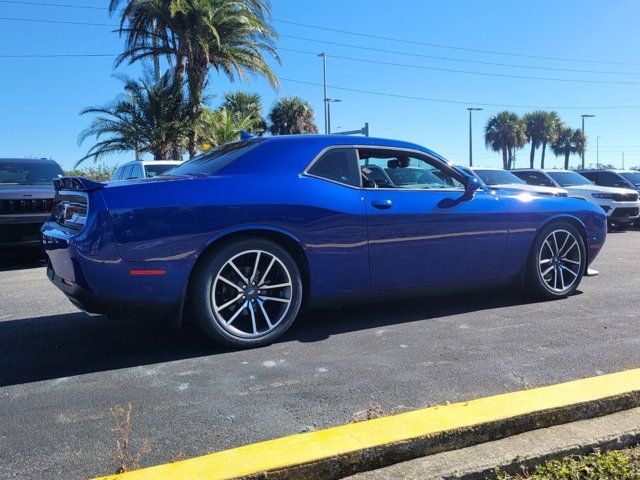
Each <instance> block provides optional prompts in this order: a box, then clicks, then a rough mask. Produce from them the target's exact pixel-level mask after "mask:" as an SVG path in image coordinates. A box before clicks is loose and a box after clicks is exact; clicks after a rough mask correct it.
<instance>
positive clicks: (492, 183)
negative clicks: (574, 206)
mask: <svg viewBox="0 0 640 480" xmlns="http://www.w3.org/2000/svg"><path fill="white" fill-rule="evenodd" d="M458 168H460V169H462V170H464V171H465V172H466V173H468V174H470V175H475V176H476V177H478V178H479V179H480V180H482V182H483V183H484V184H485V185H487V186H488V187H490V188H491V189H492V190H505V189H507V190H515V191H519V192H525V193H531V194H535V195H547V196H551V197H567V196H568V193H567V191H566V190H565V189H564V188H558V187H545V186H541V185H529V184H528V183H527V182H525V181H524V180H522V179H521V178H519V177H516V176H515V175H514V174H513V173H511V172H509V171H508V170H502V169H500V168H486V167H473V168H470V167H458Z"/></svg>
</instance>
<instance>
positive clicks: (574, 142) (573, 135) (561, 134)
mask: <svg viewBox="0 0 640 480" xmlns="http://www.w3.org/2000/svg"><path fill="white" fill-rule="evenodd" d="M585 145H586V137H585V136H584V133H582V130H580V129H579V128H576V129H575V130H574V129H573V128H571V127H567V126H566V125H561V126H560V128H559V129H558V135H557V137H556V141H555V142H554V143H552V144H551V149H552V150H553V153H554V154H555V155H556V157H560V156H564V168H565V170H568V169H569V157H570V156H571V154H573V153H580V154H581V153H582V152H584V148H585Z"/></svg>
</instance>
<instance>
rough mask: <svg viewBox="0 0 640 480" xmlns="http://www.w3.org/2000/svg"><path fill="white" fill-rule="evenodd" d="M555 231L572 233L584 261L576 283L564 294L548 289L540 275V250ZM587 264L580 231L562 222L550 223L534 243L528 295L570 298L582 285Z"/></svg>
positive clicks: (528, 270)
mask: <svg viewBox="0 0 640 480" xmlns="http://www.w3.org/2000/svg"><path fill="white" fill-rule="evenodd" d="M555 230H566V231H568V232H571V234H572V235H573V236H574V237H575V238H576V239H577V240H578V248H580V258H581V259H582V265H581V267H580V271H579V273H578V278H577V280H576V282H575V283H574V284H573V286H572V287H571V288H570V289H569V290H568V291H566V292H563V293H558V292H554V291H552V290H550V289H549V288H547V284H546V282H545V281H544V279H543V278H542V275H541V274H540V271H539V269H538V255H539V253H540V248H541V247H542V244H543V242H544V240H545V239H546V238H547V236H548V235H549V234H550V233H551V232H553V231H555ZM586 262H587V256H586V248H585V244H584V239H583V238H582V235H580V232H579V231H578V229H577V228H576V227H575V226H573V225H572V224H571V223H569V222H566V221H562V220H558V221H554V222H552V223H550V224H549V225H547V226H545V227H544V228H543V229H542V230H541V231H540V232H539V233H538V235H537V236H536V239H535V241H534V242H533V246H532V248H531V252H530V253H529V259H528V261H527V275H526V282H525V288H526V290H527V293H530V294H531V295H532V296H534V297H537V298H543V299H554V298H565V297H568V296H569V295H571V294H573V293H574V292H575V291H576V289H577V288H578V286H579V285H580V282H581V281H582V277H583V275H584V272H585V270H586Z"/></svg>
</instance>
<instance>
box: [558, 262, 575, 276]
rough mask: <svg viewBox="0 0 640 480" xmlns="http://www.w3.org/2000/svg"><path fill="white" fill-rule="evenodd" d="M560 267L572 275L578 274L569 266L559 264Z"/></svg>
mask: <svg viewBox="0 0 640 480" xmlns="http://www.w3.org/2000/svg"><path fill="white" fill-rule="evenodd" d="M560 268H561V269H562V270H564V271H565V272H569V273H570V274H571V275H573V276H574V277H577V276H578V274H577V273H576V272H574V271H573V270H571V269H570V268H567V267H565V266H564V265H560Z"/></svg>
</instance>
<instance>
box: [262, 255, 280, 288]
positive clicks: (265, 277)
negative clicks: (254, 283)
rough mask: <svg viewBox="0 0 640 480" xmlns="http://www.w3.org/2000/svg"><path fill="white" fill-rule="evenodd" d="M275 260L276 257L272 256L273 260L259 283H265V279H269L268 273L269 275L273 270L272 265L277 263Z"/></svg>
mask: <svg viewBox="0 0 640 480" xmlns="http://www.w3.org/2000/svg"><path fill="white" fill-rule="evenodd" d="M275 261H276V257H271V261H270V262H269V266H268V267H267V269H266V270H265V271H264V273H263V274H262V278H261V279H260V281H259V282H258V284H259V285H261V284H263V283H264V281H265V280H266V279H267V275H269V272H270V271H271V267H273V264H274V263H275Z"/></svg>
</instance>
